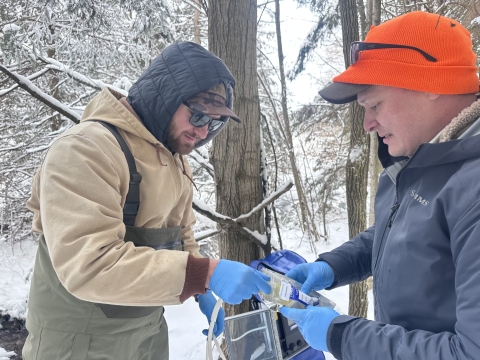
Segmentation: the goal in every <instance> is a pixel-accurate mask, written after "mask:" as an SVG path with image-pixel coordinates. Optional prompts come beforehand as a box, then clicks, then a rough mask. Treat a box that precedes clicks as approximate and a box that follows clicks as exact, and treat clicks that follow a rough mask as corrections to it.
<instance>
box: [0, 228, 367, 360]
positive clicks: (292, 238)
mask: <svg viewBox="0 0 480 360" xmlns="http://www.w3.org/2000/svg"><path fill="white" fill-rule="evenodd" d="M329 234H330V241H329V243H328V244H317V245H316V247H317V252H316V253H317V254H318V253H321V252H324V251H328V250H330V249H332V248H335V247H336V246H338V245H340V244H341V243H342V242H344V241H345V240H346V239H347V234H348V231H347V226H346V220H345V219H343V220H336V221H334V222H332V223H330V224H329ZM282 236H283V244H284V248H287V249H290V250H294V251H295V252H297V253H299V254H300V255H302V256H303V257H305V258H306V259H307V260H308V261H313V260H315V258H316V254H315V253H313V252H312V251H311V249H310V245H309V243H308V241H306V240H305V239H302V237H301V233H300V232H296V231H282ZM35 251H36V243H35V242H34V241H30V242H23V243H22V244H21V246H20V245H16V246H15V247H11V246H9V245H7V244H5V243H1V242H0V312H1V313H3V314H10V315H11V316H12V317H17V318H24V317H25V315H26V314H25V313H26V299H27V294H28V282H27V280H26V278H28V276H29V273H30V269H31V267H32V264H33V260H34V257H35ZM328 295H329V297H330V299H331V300H333V301H334V302H336V303H337V305H339V307H340V309H341V310H342V311H343V312H344V313H347V311H348V287H342V288H339V289H335V290H332V291H330V292H329V294H328ZM369 298H370V299H369V300H370V302H369V303H370V304H372V298H371V293H370V294H369ZM165 316H166V318H167V322H168V326H169V334H170V359H173V360H177V359H181V360H203V359H205V346H206V341H205V336H204V335H203V334H202V330H203V329H205V328H206V327H207V321H206V318H205V317H204V315H203V314H202V313H201V312H200V310H199V309H198V304H197V303H196V302H195V301H194V300H193V299H190V300H188V301H186V302H185V303H184V304H183V305H179V306H168V307H167V308H166V312H165ZM368 317H369V318H373V308H372V306H370V307H369V316H368ZM12 355H13V353H11V352H7V351H6V350H4V349H2V348H0V360H4V359H9V358H10V356H12ZM327 359H329V360H332V359H334V358H333V357H332V356H331V355H330V354H327Z"/></svg>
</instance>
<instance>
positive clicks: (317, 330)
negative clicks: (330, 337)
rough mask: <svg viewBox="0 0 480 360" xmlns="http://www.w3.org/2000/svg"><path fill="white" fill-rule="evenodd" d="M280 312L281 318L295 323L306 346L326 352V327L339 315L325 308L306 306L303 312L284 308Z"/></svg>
mask: <svg viewBox="0 0 480 360" xmlns="http://www.w3.org/2000/svg"><path fill="white" fill-rule="evenodd" d="M280 312H281V313H282V315H283V316H285V317H287V318H289V319H290V320H293V321H295V323H296V324H297V325H298V329H299V330H300V333H301V334H302V335H303V338H304V339H305V341H306V342H307V343H308V345H310V346H311V347H312V348H314V349H317V350H320V351H328V347H327V331H328V327H329V326H330V323H331V322H332V320H333V319H335V318H336V317H337V316H339V313H337V312H336V311H335V310H332V309H329V308H326V307H317V306H307V308H306V309H305V310H300V309H292V308H289V307H286V306H284V307H282V308H281V309H280Z"/></svg>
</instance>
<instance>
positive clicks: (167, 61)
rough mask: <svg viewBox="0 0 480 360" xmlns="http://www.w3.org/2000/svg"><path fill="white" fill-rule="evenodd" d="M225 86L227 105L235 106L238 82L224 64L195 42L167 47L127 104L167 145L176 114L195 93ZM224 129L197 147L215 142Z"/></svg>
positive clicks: (209, 135)
mask: <svg viewBox="0 0 480 360" xmlns="http://www.w3.org/2000/svg"><path fill="white" fill-rule="evenodd" d="M220 83H223V84H224V85H225V90H226V95H227V106H228V107H229V108H230V109H232V106H233V88H234V87H235V79H234V77H233V75H232V74H231V73H230V71H229V70H228V68H227V67H226V65H225V64H224V63H223V61H222V60H221V59H220V58H218V57H217V56H215V55H213V54H212V53H210V52H209V51H208V50H206V49H205V48H203V47H202V46H200V45H198V44H196V43H193V42H188V41H185V42H177V43H173V44H171V45H169V46H167V47H166V48H165V49H164V50H163V51H162V52H161V53H160V55H158V56H157V57H156V58H155V60H153V62H152V64H151V65H150V67H149V68H148V69H146V70H145V71H144V72H143V74H142V75H141V76H140V78H139V79H138V80H137V81H136V82H135V84H133V86H132V87H131V88H130V90H129V93H128V97H127V101H128V103H129V104H130V105H131V106H132V108H133V109H134V110H135V112H136V113H137V115H138V116H139V117H140V119H141V120H142V122H143V124H144V125H145V127H146V128H147V129H148V131H150V132H151V133H152V134H153V136H155V138H156V139H157V140H158V141H160V142H161V143H162V144H163V145H165V146H167V134H168V131H167V130H168V127H169V125H170V121H171V120H172V117H173V114H174V113H175V111H177V109H178V107H179V106H180V104H181V103H183V102H184V101H187V100H188V99H190V98H191V97H193V96H194V95H195V94H198V93H199V92H202V91H206V90H208V89H210V88H212V87H213V86H215V85H217V84H220ZM220 130H221V129H219V130H218V131H217V132H212V133H209V134H208V135H207V137H206V138H205V139H203V140H202V141H200V142H199V143H198V144H197V147H199V146H202V145H204V144H206V143H207V142H209V141H210V140H212V139H213V138H214V137H215V136H216V135H218V133H219V132H220Z"/></svg>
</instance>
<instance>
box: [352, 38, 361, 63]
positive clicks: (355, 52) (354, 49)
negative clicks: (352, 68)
mask: <svg viewBox="0 0 480 360" xmlns="http://www.w3.org/2000/svg"><path fill="white" fill-rule="evenodd" d="M359 48H360V46H359V44H357V43H353V44H352V45H351V46H350V65H353V64H355V63H356V62H357V60H358V54H359V53H360V49H359Z"/></svg>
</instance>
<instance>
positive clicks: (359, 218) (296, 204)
mask: <svg viewBox="0 0 480 360" xmlns="http://www.w3.org/2000/svg"><path fill="white" fill-rule="evenodd" d="M297 7H298V10H296V8H297ZM415 10H423V11H428V12H433V13H437V14H441V15H445V16H449V17H453V18H456V19H457V20H459V21H460V22H461V23H462V24H463V25H464V26H465V27H467V28H468V29H469V30H470V31H471V32H472V39H473V43H474V50H475V51H476V52H477V54H479V53H480V1H479V0H459V1H448V0H447V1H443V0H435V1H433V0H425V1H411V0H394V1H387V0H383V1H382V0H339V1H336V0H324V1H320V0H297V1H296V2H295V1H294V0H288V1H287V0H283V1H279V0H265V1H262V0H258V1H255V0H235V1H231V0H230V1H229V0H217V1H213V2H212V1H207V0H186V1H179V0H153V1H152V0H148V1H146V0H137V1H132V0H104V1H102V2H95V1H91V0H4V1H2V3H1V4H0V245H2V246H8V247H10V248H13V247H15V246H19V245H20V246H21V244H22V242H31V241H32V240H33V241H35V240H34V239H35V236H34V234H32V232H31V220H32V214H31V213H30V212H29V211H28V210H27V209H26V207H25V203H26V201H27V199H28V198H29V196H30V187H31V179H32V177H33V175H34V173H35V171H36V169H37V168H38V166H39V164H40V163H41V161H42V158H43V156H44V155H45V152H46V151H47V150H48V148H49V146H50V144H51V143H52V141H53V139H55V137H57V136H58V135H59V134H61V133H62V132H63V131H65V130H66V129H68V128H70V127H71V126H73V125H74V124H75V123H77V122H78V121H79V119H80V117H81V113H82V111H83V109H84V107H85V105H86V104H87V103H88V101H89V100H91V99H92V98H93V97H94V96H95V95H96V94H97V93H98V92H99V91H100V90H101V89H102V88H103V87H104V86H109V87H112V88H114V89H116V90H117V91H119V92H122V93H124V94H126V93H127V92H128V89H129V87H130V86H131V85H132V83H133V82H135V80H136V79H137V78H138V77H139V75H140V74H141V73H142V72H143V70H144V69H145V68H147V67H148V65H149V64H150V63H151V61H152V60H153V59H154V58H155V57H156V56H157V55H158V54H159V53H160V52H161V51H162V49H163V48H164V47H165V46H167V45H168V44H171V43H173V42H175V41H184V40H188V41H194V42H197V43H200V44H201V45H203V46H204V47H206V48H208V49H209V50H210V51H212V52H213V53H215V54H217V55H218V56H219V57H220V58H222V59H223V60H224V61H225V62H226V64H227V66H228V67H229V68H230V69H231V71H232V73H233V74H234V76H235V77H236V78H237V86H236V89H235V96H236V102H235V106H234V110H235V112H236V113H237V114H238V115H239V116H240V118H242V119H244V122H242V124H241V125H239V126H235V125H236V124H235V125H233V124H229V125H228V126H227V127H226V129H225V130H224V131H223V132H222V134H221V135H220V136H218V137H217V138H216V139H215V140H214V141H213V143H212V144H210V145H208V146H205V147H203V148H200V149H198V150H196V151H195V152H193V153H192V154H191V155H190V156H189V158H190V159H189V161H190V163H191V165H192V168H193V171H194V181H195V183H196V185H197V186H198V190H196V193H195V201H194V208H195V210H196V211H197V218H198V223H197V225H196V227H195V232H196V239H197V240H198V241H200V242H201V244H202V251H203V252H204V254H205V255H206V256H210V257H216V258H218V257H222V258H228V259H234V260H238V261H242V262H244V263H247V264H248V263H249V262H250V261H252V260H254V259H258V258H260V257H263V256H264V255H265V254H268V253H270V252H271V251H274V250H277V249H282V248H284V244H292V243H293V242H292V236H293V237H294V238H295V244H296V245H295V246H297V245H298V246H300V245H302V244H303V245H304V246H305V245H306V246H307V248H308V250H309V252H310V253H311V254H312V256H313V258H314V256H315V254H318V252H319V251H320V250H321V249H324V248H325V247H328V245H329V244H331V243H332V234H331V231H332V230H331V229H332V227H331V226H329V225H331V224H333V223H337V222H338V220H339V219H344V223H345V224H346V225H347V226H348V231H346V232H348V234H345V238H344V239H343V241H347V240H348V238H349V237H352V236H353V235H355V234H356V233H358V232H359V231H362V230H364V229H365V228H366V227H367V226H368V225H370V224H372V222H373V207H372V206H371V205H372V204H373V196H374V194H375V191H376V182H377V179H378V174H379V172H380V171H381V167H380V166H379V164H378V161H377V160H376V156H375V155H376V137H375V136H372V135H369V134H367V133H365V132H364V131H363V128H362V126H361V124H362V122H361V119H362V117H363V114H362V110H361V109H360V108H359V107H358V106H357V105H356V104H350V105H333V106H332V105H331V104H327V103H325V102H324V101H322V100H321V98H319V97H318V96H316V95H315V94H316V92H317V91H318V90H319V89H321V88H322V87H323V86H325V85H326V84H327V83H328V82H329V81H330V80H331V78H332V77H333V76H335V75H336V74H338V73H339V72H341V71H342V70H343V69H344V68H345V67H346V66H348V60H346V57H345V56H344V55H345V54H346V53H348V52H347V51H348V46H349V44H350V42H352V41H356V40H362V39H364V37H365V35H366V33H367V31H368V29H369V28H370V26H371V25H372V24H379V23H380V22H382V21H385V20H388V19H390V18H392V17H395V16H398V15H401V14H404V13H406V12H410V11H415ZM286 12H288V16H293V14H294V13H295V12H298V14H303V16H305V21H304V23H303V24H302V25H303V26H305V23H306V24H309V23H310V24H311V25H309V27H310V28H311V30H310V31H309V32H307V34H306V35H305V37H304V39H303V41H299V40H297V41H298V43H292V39H298V36H295V34H296V33H297V32H299V28H297V27H295V26H292V25H289V26H285V27H282V26H283V24H284V23H283V21H281V19H283V18H284V17H285V16H286V15H285V13H286ZM297 19H299V17H297ZM299 20H301V19H299ZM282 34H283V38H284V39H285V38H287V39H288V40H287V41H285V40H283V41H282ZM286 54H287V56H285V55H286ZM299 78H301V79H302V80H301V81H299V80H298V79H299ZM227 144H228V146H227ZM273 200H275V201H273ZM291 234H295V235H291ZM287 247H288V246H287ZM0 264H3V265H4V266H8V264H9V259H8V258H0ZM29 275H30V274H29V272H28V271H27V273H26V274H24V275H23V278H24V279H25V285H26V286H28V281H29ZM367 288H368V285H367V283H361V284H355V285H352V286H351V287H350V295H349V305H348V313H350V314H353V315H357V316H367V308H368V301H367ZM246 306H247V305H246V304H243V305H240V306H236V307H229V306H226V311H227V314H228V315H233V314H236V313H240V312H242V311H245V310H246ZM0 315H1V316H2V319H3V320H5V319H7V318H9V319H10V320H11V319H13V318H14V317H17V318H19V320H22V318H24V315H25V314H24V313H22V312H21V311H20V312H18V311H17V312H15V311H12V309H11V308H7V307H2V304H0Z"/></svg>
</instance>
